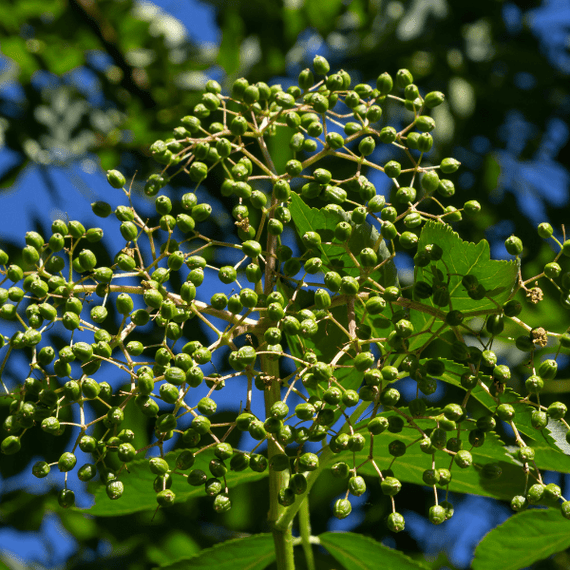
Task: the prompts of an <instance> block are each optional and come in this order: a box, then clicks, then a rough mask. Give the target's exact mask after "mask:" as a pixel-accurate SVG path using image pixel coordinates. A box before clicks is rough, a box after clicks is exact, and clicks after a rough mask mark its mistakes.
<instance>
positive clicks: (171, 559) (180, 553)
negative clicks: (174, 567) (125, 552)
mask: <svg viewBox="0 0 570 570" xmlns="http://www.w3.org/2000/svg"><path fill="white" fill-rule="evenodd" d="M199 552H200V545H199V544H198V543H197V542H196V541H195V540H194V539H193V538H192V537H191V536H190V535H189V533H187V532H184V531H182V530H175V529H170V531H169V532H168V534H166V536H164V538H163V539H162V540H160V541H159V542H153V543H152V544H149V545H148V546H147V548H146V557H147V558H148V560H149V561H150V562H151V563H152V564H156V565H158V566H168V565H169V564H174V563H175V562H178V561H180V560H187V559H188V558H190V557H192V556H197V555H198V553H199Z"/></svg>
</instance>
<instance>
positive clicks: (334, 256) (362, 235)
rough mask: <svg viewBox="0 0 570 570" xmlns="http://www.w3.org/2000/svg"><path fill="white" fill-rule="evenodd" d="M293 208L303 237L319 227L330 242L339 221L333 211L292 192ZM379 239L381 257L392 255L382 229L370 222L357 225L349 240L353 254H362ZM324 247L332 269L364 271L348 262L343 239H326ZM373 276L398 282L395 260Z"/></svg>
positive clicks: (354, 273)
mask: <svg viewBox="0 0 570 570" xmlns="http://www.w3.org/2000/svg"><path fill="white" fill-rule="evenodd" d="M289 209H290V210H291V215H292V218H293V222H294V223H295V229H296V231H297V235H298V236H299V237H300V238H301V237H303V235H304V234H305V233H306V232H309V231H316V232H319V234H320V235H321V238H322V240H323V241H327V242H329V241H332V240H333V238H334V229H335V227H336V225H337V223H338V220H337V217H336V216H334V215H331V213H330V212H326V211H324V210H319V209H317V208H311V207H310V206H307V204H305V202H304V201H303V199H302V198H301V197H300V196H298V195H297V194H292V196H291V204H290V206H289ZM347 219H348V218H347ZM377 243H379V244H380V245H379V247H378V250H377V254H378V261H379V262H380V261H382V260H384V259H388V258H389V257H390V252H389V251H388V248H387V247H386V244H385V242H384V241H383V240H382V239H381V236H380V234H379V233H378V230H377V229H376V228H375V227H373V226H371V225H370V224H369V223H367V222H364V223H362V224H359V225H358V226H355V227H354V229H353V232H352V235H351V237H350V239H349V241H348V247H349V248H350V251H351V252H352V253H353V254H355V255H358V254H359V253H360V252H361V251H362V250H363V249H364V248H365V247H372V248H374V247H375V245H376V244H377ZM321 251H322V254H323V255H322V260H323V263H324V265H325V266H326V267H327V268H328V269H331V270H334V271H338V273H340V274H341V275H351V276H353V277H358V276H359V274H360V271H359V269H358V267H356V265H355V264H354V263H353V262H352V261H349V263H346V261H347V259H348V258H347V255H346V251H345V250H344V247H342V246H341V244H340V243H338V244H326V243H323V244H322V245H321ZM370 278H371V279H372V280H374V281H375V282H377V283H380V284H381V285H385V286H388V285H395V284H396V283H397V282H398V273H397V270H396V266H395V265H394V262H393V260H389V261H387V262H386V263H384V265H382V267H381V268H380V269H379V270H377V271H375V272H374V273H372V274H371V275H370Z"/></svg>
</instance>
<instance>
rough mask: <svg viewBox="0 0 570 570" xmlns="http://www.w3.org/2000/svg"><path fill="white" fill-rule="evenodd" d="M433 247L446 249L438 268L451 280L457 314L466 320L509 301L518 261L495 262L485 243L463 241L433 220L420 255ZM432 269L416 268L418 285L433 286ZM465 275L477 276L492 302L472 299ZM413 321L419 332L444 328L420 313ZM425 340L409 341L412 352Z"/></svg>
mask: <svg viewBox="0 0 570 570" xmlns="http://www.w3.org/2000/svg"><path fill="white" fill-rule="evenodd" d="M431 243H435V244H437V245H439V246H440V247H441V248H442V249H443V256H442V258H441V260H439V261H438V262H437V263H436V264H435V266H436V267H437V268H438V269H440V270H441V271H442V273H443V276H444V281H445V282H447V278H448V276H449V286H448V287H449V294H450V297H451V301H452V304H453V308H454V309H455V310H459V311H462V312H463V313H464V314H465V315H466V316H467V315H468V314H469V312H472V311H489V312H491V311H496V309H497V303H498V304H499V305H500V304H502V303H504V302H505V301H506V300H507V299H508V298H509V296H510V294H511V292H512V290H513V287H514V285H515V283H516V279H517V274H518V270H519V264H518V263H517V262H516V261H497V260H492V259H490V252H489V243H488V242H487V241H486V240H481V241H480V242H479V243H471V242H467V241H464V240H462V239H461V238H460V237H459V235H458V234H457V233H455V232H454V231H453V230H452V229H451V227H450V226H448V225H446V224H442V223H440V222H433V221H431V220H430V221H428V222H427V223H426V224H425V226H424V227H423V229H422V232H421V234H420V239H419V243H418V251H422V250H423V249H424V248H425V246H426V245H428V244H431ZM431 265H433V264H430V266H428V267H424V268H421V267H420V268H417V270H416V276H415V278H416V280H417V281H427V282H428V283H430V284H431V283H433V281H434V276H433V273H432V267H431ZM465 275H475V277H477V279H478V280H479V283H480V284H481V285H483V287H485V289H486V290H487V293H488V295H489V296H490V297H492V299H489V298H487V297H485V298H483V299H481V300H479V301H474V300H473V299H471V298H470V297H469V295H468V294H467V291H466V290H465V288H464V287H463V285H462V283H461V280H462V278H463V277H464V276H465ZM424 304H426V305H428V306H431V307H433V306H435V305H434V304H433V301H432V300H431V298H430V299H427V300H425V301H424ZM444 310H445V309H444ZM411 321H412V323H413V324H414V328H415V330H416V331H417V332H419V331H424V330H428V329H432V328H433V329H434V330H437V329H439V327H440V326H441V324H442V321H441V320H439V319H435V317H433V316H432V315H429V314H428V313H426V312H422V311H417V310H412V311H411ZM426 340H427V338H426V335H418V336H415V337H414V338H413V339H412V340H411V341H410V350H413V349H414V348H417V347H419V346H421V345H422V344H423V343H425V341H426Z"/></svg>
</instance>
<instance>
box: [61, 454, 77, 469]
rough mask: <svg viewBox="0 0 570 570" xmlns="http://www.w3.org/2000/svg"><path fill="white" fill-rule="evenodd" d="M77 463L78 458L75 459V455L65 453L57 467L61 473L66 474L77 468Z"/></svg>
mask: <svg viewBox="0 0 570 570" xmlns="http://www.w3.org/2000/svg"><path fill="white" fill-rule="evenodd" d="M76 463H77V457H75V455H73V453H70V452H69V451H66V452H65V453H62V454H61V456H60V458H59V460H58V462H57V466H58V468H59V470H60V471H61V472H63V473H66V472H67V471H71V470H72V469H73V468H74V467H75V464H76Z"/></svg>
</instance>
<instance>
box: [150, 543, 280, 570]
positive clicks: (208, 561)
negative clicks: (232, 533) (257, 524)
mask: <svg viewBox="0 0 570 570" xmlns="http://www.w3.org/2000/svg"><path fill="white" fill-rule="evenodd" d="M274 558H275V550H274V545H273V537H272V536H271V535H270V534H255V535H253V536H248V537H246V538H237V539H235V540H227V541H226V542H222V543H220V544H216V546H214V547H213V548H207V549H205V550H202V551H201V552H200V554H198V556H194V557H192V558H184V559H181V560H179V561H178V562H176V563H174V564H170V565H164V566H161V568H168V570H186V569H187V568H192V570H200V568H204V569H206V568H207V569H208V570H209V569H210V568H215V569H216V570H236V569H237V568H239V570H263V568H266V567H267V566H268V565H269V564H270V563H271V562H272V561H273V559H274Z"/></svg>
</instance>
